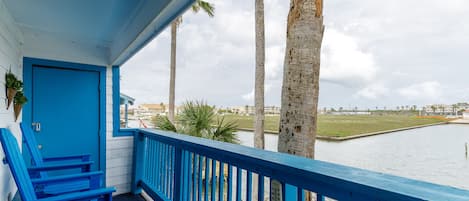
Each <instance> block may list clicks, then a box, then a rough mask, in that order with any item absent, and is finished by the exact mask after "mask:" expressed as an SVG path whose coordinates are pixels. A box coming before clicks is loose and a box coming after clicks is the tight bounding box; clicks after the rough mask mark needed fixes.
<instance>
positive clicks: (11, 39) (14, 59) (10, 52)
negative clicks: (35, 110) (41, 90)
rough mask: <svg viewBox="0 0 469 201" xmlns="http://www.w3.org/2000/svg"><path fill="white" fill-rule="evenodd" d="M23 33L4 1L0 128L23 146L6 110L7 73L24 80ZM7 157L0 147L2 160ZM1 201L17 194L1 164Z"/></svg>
mask: <svg viewBox="0 0 469 201" xmlns="http://www.w3.org/2000/svg"><path fill="white" fill-rule="evenodd" d="M22 43H23V38H22V33H21V32H20V31H19V29H18V27H17V25H16V24H15V23H14V20H13V18H12V17H11V15H10V13H9V11H8V10H7V9H6V7H5V5H4V3H3V1H0V128H9V129H10V130H11V131H12V132H13V134H14V135H15V137H16V138H17V140H18V142H19V145H20V146H21V143H20V142H21V135H20V132H19V127H18V123H17V122H15V120H14V114H13V107H10V108H9V109H8V110H7V109H6V94H5V73H6V72H7V71H8V70H9V69H11V71H12V72H13V73H14V74H15V75H16V76H17V77H18V78H19V79H22V77H23V75H22V72H23V70H22V59H23V52H22V46H21V44H22ZM19 119H21V116H20V117H19ZM4 157H5V155H4V153H3V149H2V148H1V145H0V159H3V158H4ZM0 184H1V185H0V200H2V201H3V200H6V201H9V200H11V198H12V197H13V196H14V195H15V193H16V185H15V183H14V181H13V178H12V177H11V173H10V170H9V169H8V166H7V165H3V164H1V163H0Z"/></svg>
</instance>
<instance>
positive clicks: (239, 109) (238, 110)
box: [228, 105, 280, 115]
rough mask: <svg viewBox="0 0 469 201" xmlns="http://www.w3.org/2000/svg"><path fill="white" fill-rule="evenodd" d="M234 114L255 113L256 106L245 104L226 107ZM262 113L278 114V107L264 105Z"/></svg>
mask: <svg viewBox="0 0 469 201" xmlns="http://www.w3.org/2000/svg"><path fill="white" fill-rule="evenodd" d="M228 110H230V111H231V112H232V113H234V114H240V115H255V114H256V107H254V106H250V105H245V106H235V107H230V108H228ZM264 113H265V114H266V115H279V114H280V107H277V106H265V107H264Z"/></svg>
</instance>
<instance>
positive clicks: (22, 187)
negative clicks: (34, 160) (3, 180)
mask: <svg viewBox="0 0 469 201" xmlns="http://www.w3.org/2000/svg"><path fill="white" fill-rule="evenodd" d="M0 141H1V144H2V147H3V151H4V152H5V157H6V160H7V163H8V165H9V167H10V170H11V173H12V174H13V178H14V179H15V182H16V185H17V186H18V190H19V192H20V195H21V198H22V200H24V201H33V200H36V199H37V197H36V194H35V192H34V187H33V184H32V182H31V178H30V177H29V173H28V170H27V169H26V164H25V162H24V160H23V155H22V154H21V152H20V149H19V146H18V143H17V140H16V138H15V137H14V136H13V134H12V133H11V132H10V130H8V129H5V128H0Z"/></svg>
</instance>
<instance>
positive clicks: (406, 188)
mask: <svg viewBox="0 0 469 201" xmlns="http://www.w3.org/2000/svg"><path fill="white" fill-rule="evenodd" d="M136 132H137V133H136V134H137V135H136V136H139V135H143V136H146V137H149V138H155V139H156V140H158V141H161V142H163V143H167V144H169V145H173V146H175V147H182V148H183V149H184V150H188V151H193V152H197V153H201V154H203V155H206V156H208V157H210V158H213V159H216V160H220V161H223V162H226V163H228V164H233V165H236V166H238V167H241V168H243V169H247V170H251V171H253V172H258V173H261V174H262V175H263V176H268V177H272V178H275V179H276V180H279V181H282V182H285V183H289V184H292V185H295V186H299V187H302V188H304V189H314V191H315V192H318V193H321V194H323V195H327V196H328V197H329V196H330V197H332V198H335V199H344V198H345V199H346V198H349V197H350V196H351V195H353V197H354V198H356V197H360V198H364V199H370V200H371V199H378V200H454V201H458V200H469V191H468V190H463V189H458V188H454V187H450V186H443V185H438V184H433V183H429V182H424V181H419V180H414V179H408V178H403V177H399V176H394V175H390V174H384V173H378V172H373V171H369V170H363V169H358V168H353V167H348V166H344V165H338V164H333V163H329V162H324V161H319V160H311V159H308V158H304V157H299V156H294V155H289V154H285V153H278V152H272V151H266V150H261V149H256V148H251V147H246V146H241V145H236V144H231V143H225V142H219V141H213V140H208V139H203V138H197V137H192V136H188V135H182V134H177V133H173V132H167V131H161V130H155V129H138V130H136Z"/></svg>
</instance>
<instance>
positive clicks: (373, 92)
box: [356, 84, 390, 99]
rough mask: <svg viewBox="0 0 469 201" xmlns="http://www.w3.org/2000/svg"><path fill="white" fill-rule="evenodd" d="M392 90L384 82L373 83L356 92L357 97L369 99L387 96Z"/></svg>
mask: <svg viewBox="0 0 469 201" xmlns="http://www.w3.org/2000/svg"><path fill="white" fill-rule="evenodd" d="M389 92H390V91H389V89H388V88H387V87H385V86H384V85H383V84H371V85H369V86H367V87H365V88H363V89H361V90H359V91H358V92H357V93H356V96H357V97H363V98H368V99H377V98H381V97H382V96H385V95H386V94H388V93H389Z"/></svg>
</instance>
